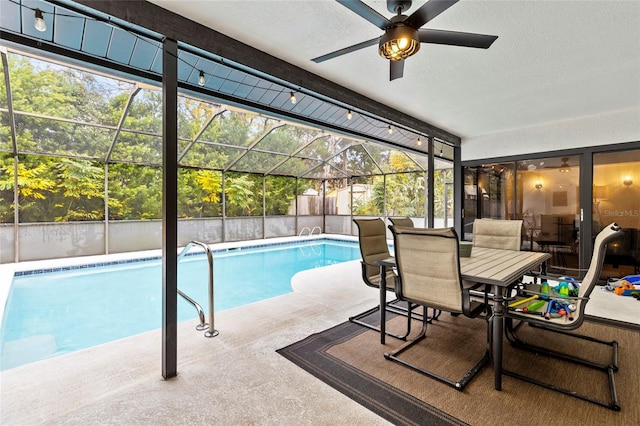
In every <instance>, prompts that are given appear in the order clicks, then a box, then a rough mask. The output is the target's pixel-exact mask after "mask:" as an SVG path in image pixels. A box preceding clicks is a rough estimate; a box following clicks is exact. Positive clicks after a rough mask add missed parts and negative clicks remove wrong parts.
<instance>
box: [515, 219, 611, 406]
mask: <svg viewBox="0 0 640 426" xmlns="http://www.w3.org/2000/svg"><path fill="white" fill-rule="evenodd" d="M621 235H622V229H621V228H620V227H619V226H618V225H617V224H616V223H615V222H614V223H612V224H610V225H609V226H607V227H605V228H604V229H603V230H602V231H600V233H599V234H598V235H597V236H596V240H595V244H594V250H593V256H592V257H591V263H590V265H589V269H587V270H586V274H585V275H584V277H583V278H582V280H580V281H576V280H573V279H569V278H568V277H566V276H559V275H537V276H536V279H535V282H534V283H533V284H529V285H523V284H519V289H518V291H517V295H516V296H515V298H511V300H508V302H507V303H508V304H509V305H510V307H509V308H508V309H507V310H506V311H505V318H506V324H505V333H506V336H507V339H508V340H509V341H510V342H511V345H512V346H514V347H517V348H521V349H526V350H529V351H532V352H535V353H536V354H544V355H547V356H550V357H555V358H559V359H562V360H565V361H568V362H573V363H578V364H580V365H584V366H587V367H589V368H593V369H596V370H600V371H603V372H605V373H606V374H607V375H608V379H609V390H610V393H611V401H610V402H604V401H601V400H598V399H595V398H592V397H589V396H586V395H583V394H580V393H577V392H574V391H571V390H568V389H564V388H562V387H560V386H558V385H557V384H555V383H554V384H551V383H545V382H542V381H540V380H538V379H535V378H531V377H527V376H524V375H521V374H519V373H518V372H514V371H508V370H504V371H503V372H504V374H506V375H509V376H512V377H515V378H518V379H521V380H525V381H527V382H530V383H534V384H536V385H539V386H544V387H546V388H548V389H552V390H555V391H558V392H561V393H564V394H566V395H570V396H574V397H576V398H580V399H583V400H585V401H589V402H592V403H595V404H598V405H601V406H604V407H607V408H610V409H612V410H616V411H618V410H620V406H619V405H618V398H617V394H616V388H615V380H614V376H613V374H614V372H616V371H617V369H618V365H617V358H618V342H616V341H615V340H614V341H604V340H600V339H595V338H593V337H589V336H584V335H579V334H575V333H569V332H568V331H569V330H575V329H577V328H579V327H580V326H581V325H582V323H583V321H584V317H585V313H584V311H585V307H586V305H587V302H588V301H589V296H590V295H591V292H592V290H593V288H594V287H595V285H596V284H597V282H598V279H599V277H600V272H601V270H602V264H603V261H604V256H605V253H606V250H607V243H608V242H610V241H612V240H614V239H616V238H619V237H620V236H621ZM548 280H554V281H557V282H558V283H560V282H565V283H567V284H566V287H565V288H567V290H566V292H565V293H566V294H564V293H562V292H561V293H560V294H553V290H547V288H548ZM569 283H571V284H569ZM573 283H576V285H574V284H573ZM532 297H537V298H538V299H541V302H543V301H544V300H545V299H548V301H547V302H545V304H544V305H542V306H540V307H539V308H538V309H536V310H533V309H532V310H531V311H529V312H525V310H524V309H523V308H524V307H528V305H525V304H524V303H520V301H522V300H525V299H531V298H532ZM534 300H535V301H537V299H534ZM549 303H553V304H554V305H558V307H561V306H564V305H566V308H569V305H574V306H575V311H573V312H571V311H570V309H563V310H559V312H562V313H563V316H560V317H555V318H554V317H552V316H551V314H550V312H551V310H550V309H549V306H548V305H549ZM538 305H541V303H538ZM551 307H553V305H552V306H551ZM514 320H519V322H518V323H517V325H516V326H514ZM525 323H527V324H529V325H531V326H534V327H535V328H536V329H537V330H540V331H552V332H555V333H559V334H560V335H562V336H568V337H571V338H578V339H584V340H588V341H591V342H595V343H598V344H603V345H607V346H611V359H612V361H611V363H609V364H601V363H596V362H593V361H590V360H588V359H586V358H581V357H577V356H575V355H573V354H569V353H563V352H559V351H557V350H551V349H548V348H544V347H541V346H537V345H532V344H529V343H527V342H525V341H524V340H522V339H521V338H519V337H518V335H517V331H518V329H519V328H520V327H521V326H522V325H523V324H525Z"/></svg>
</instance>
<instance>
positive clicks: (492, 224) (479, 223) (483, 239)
mask: <svg viewBox="0 0 640 426" xmlns="http://www.w3.org/2000/svg"><path fill="white" fill-rule="evenodd" d="M522 223H523V222H522V220H500V219H476V220H475V221H474V222H473V246H474V247H486V248H496V249H505V250H520V247H521V245H522Z"/></svg>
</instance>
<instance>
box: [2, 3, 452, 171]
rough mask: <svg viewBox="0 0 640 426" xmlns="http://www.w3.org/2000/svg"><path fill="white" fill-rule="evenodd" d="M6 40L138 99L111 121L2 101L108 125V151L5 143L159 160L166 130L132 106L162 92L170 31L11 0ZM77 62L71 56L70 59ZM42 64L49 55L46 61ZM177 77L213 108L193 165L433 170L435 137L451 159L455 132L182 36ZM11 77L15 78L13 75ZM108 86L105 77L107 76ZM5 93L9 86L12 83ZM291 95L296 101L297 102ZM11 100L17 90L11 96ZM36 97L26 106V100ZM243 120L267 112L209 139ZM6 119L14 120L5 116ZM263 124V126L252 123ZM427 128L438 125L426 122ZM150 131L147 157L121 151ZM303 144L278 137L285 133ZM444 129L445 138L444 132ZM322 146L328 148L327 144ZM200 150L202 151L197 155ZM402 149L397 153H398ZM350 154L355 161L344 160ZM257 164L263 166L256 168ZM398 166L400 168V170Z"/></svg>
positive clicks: (192, 142)
mask: <svg viewBox="0 0 640 426" xmlns="http://www.w3.org/2000/svg"><path fill="white" fill-rule="evenodd" d="M36 10H40V11H41V12H42V16H43V19H44V22H45V25H46V29H45V30H44V31H39V30H37V29H36V28H35V26H34V17H35V12H36ZM2 12H3V13H2V19H1V21H0V24H1V28H2V44H3V46H4V48H5V54H6V53H7V52H8V53H9V54H19V55H23V54H25V55H32V56H34V58H32V59H31V60H33V61H40V60H41V59H39V58H42V59H43V60H44V61H45V62H46V61H53V62H54V63H61V64H65V63H67V64H69V63H71V64H72V66H74V67H78V69H77V71H76V72H78V73H88V74H95V75H99V76H101V77H100V78H102V79H103V80H104V81H105V82H106V81H107V80H110V81H111V83H110V84H111V85H113V86H114V87H115V86H118V87H120V88H121V89H122V90H126V91H129V92H130V93H131V97H130V99H129V103H128V104H127V105H126V107H125V109H124V110H123V113H122V117H123V119H122V120H121V122H120V123H112V124H109V125H105V124H104V122H91V120H87V118H86V117H73V116H66V117H65V116H60V117H43V116H42V113H40V112H38V111H37V109H38V106H37V105H33V106H32V109H31V110H20V109H19V108H18V109H16V108H13V107H11V108H10V107H9V105H0V109H1V114H3V115H6V114H10V111H11V114H13V116H14V117H16V116H18V117H27V116H31V117H38V116H39V115H40V116H39V119H41V120H53V121H60V120H62V121H66V122H69V123H75V124H77V125H82V126H90V127H95V128H101V129H103V130H104V132H105V133H106V134H107V136H106V137H105V138H104V140H105V141H109V143H104V146H103V147H101V148H95V151H94V152H92V153H86V152H85V153H82V152H77V151H74V149H73V148H72V149H71V150H66V151H64V152H60V151H61V149H62V148H53V147H54V146H56V145H55V144H50V147H51V149H49V150H47V149H40V150H37V151H33V150H32V149H23V148H22V147H21V146H20V144H16V146H15V147H11V146H9V144H7V143H6V142H3V145H0V150H2V151H6V152H13V151H15V152H17V153H39V154H47V155H67V156H69V155H72V156H79V157H83V158H88V159H95V160H101V161H107V162H133V163H140V164H148V165H159V164H160V162H161V159H160V158H159V157H158V155H157V153H158V152H160V147H161V132H160V129H159V128H158V129H157V131H156V130H155V129H152V130H149V129H136V128H131V127H130V126H129V127H128V126H127V120H126V116H127V111H128V109H129V108H130V107H131V105H132V104H135V102H143V101H141V100H143V99H144V98H145V96H147V93H150V92H153V91H159V90H160V86H159V82H160V81H161V79H162V41H161V40H162V36H161V35H159V34H156V33H154V32H152V31H149V30H147V29H143V28H140V27H137V26H134V25H132V24H130V23H127V22H124V21H120V20H118V19H116V18H114V17H111V16H108V15H105V14H100V13H95V12H90V13H89V12H87V9H86V8H84V7H82V6H79V5H77V4H75V3H74V2H60V1H48V2H46V1H35V0H6V1H3V10H2ZM69 61H70V62H69ZM43 63H44V62H43ZM178 80H179V87H180V93H181V94H180V101H179V103H180V104H181V105H184V104H185V102H189V100H192V101H193V100H195V101H197V102H201V103H202V104H203V105H206V108H207V110H208V111H209V115H208V116H206V117H205V118H203V119H202V123H199V125H200V126H201V127H200V129H199V131H198V132H196V136H195V137H190V136H189V135H185V134H181V135H180V141H179V144H180V152H179V161H180V163H181V165H183V166H187V167H199V168H211V169H215V170H222V171H245V172H253V173H259V174H274V175H284V176H296V177H305V178H315V179H332V178H343V177H350V176H366V175H374V174H385V173H389V172H391V171H392V170H391V169H390V167H389V165H388V160H389V158H391V157H392V155H398V154H399V155H401V156H403V157H405V158H406V160H407V161H404V162H403V164H405V166H404V169H403V170H401V171H405V172H408V171H416V172H421V171H425V170H426V168H427V157H426V156H425V155H424V154H425V153H426V149H427V146H428V145H429V144H428V141H429V140H431V141H433V149H434V154H435V156H436V157H439V158H441V159H443V160H453V146H454V145H456V144H457V143H458V139H457V138H456V137H455V136H454V135H450V134H448V133H447V132H441V131H440V130H439V129H435V128H434V129H433V130H434V132H431V133H425V132H420V131H416V130H415V129H412V128H409V127H407V126H405V125H402V124H399V123H397V122H395V121H393V120H391V119H387V118H385V117H379V116H376V115H375V114H372V113H369V112H368V111H365V110H362V109H359V108H357V107H356V106H354V105H348V104H344V103H341V102H338V101H335V100H332V99H329V98H327V97H326V96H323V95H319V94H317V93H314V92H311V91H309V90H307V89H304V88H302V87H296V86H293V85H292V84H291V83H288V82H286V81H283V80H280V79H277V78H274V77H271V76H268V75H265V74H263V73H258V72H255V71H253V70H250V69H247V68H246V67H243V66H241V65H239V64H236V63H234V62H232V61H229V60H226V59H225V58H222V57H219V56H217V55H214V54H211V53H208V52H206V51H203V50H202V49H199V48H197V47H194V46H191V45H187V44H185V43H184V42H179V51H178ZM7 81H8V80H7ZM104 84H107V83H104ZM3 92H6V90H4V91H3ZM292 96H294V97H295V98H296V101H295V102H292V99H291V98H292ZM9 99H10V100H11V99H12V96H9ZM27 104H28V103H27V102H25V103H22V105H27ZM232 114H233V115H243V116H244V117H245V119H247V120H248V119H251V120H254V121H255V120H256V117H259V120H258V121H259V122H260V126H259V127H260V129H261V130H260V131H259V132H257V133H256V134H255V135H253V137H252V138H251V139H248V140H237V141H219V140H212V139H208V138H207V128H208V127H209V126H211V123H215V122H216V121H222V120H225V119H226V118H228V117H229V116H230V115H232ZM6 122H8V121H6ZM254 124H255V123H254ZM427 129H431V128H430V127H428V126H427ZM130 133H133V134H138V135H141V134H145V135H146V137H147V139H148V140H149V143H150V144H151V145H153V146H154V147H155V150H152V151H155V152H154V153H150V154H149V156H148V157H146V158H127V157H126V155H125V156H124V157H123V156H122V154H120V151H119V150H118V147H119V145H120V144H126V135H127V134H130ZM283 134H286V135H287V136H286V137H285V138H287V139H288V140H297V143H291V144H287V145H286V148H285V147H284V146H283V145H282V144H280V145H279V147H278V148H275V146H276V145H277V144H273V143H270V141H273V140H281V139H282V138H283V136H282V135H283ZM436 134H437V135H440V136H444V139H443V138H439V137H437V136H436ZM64 145H67V144H64ZM321 146H322V148H320V147H321ZM214 150H218V151H224V152H225V153H226V157H225V158H226V160H225V161H224V162H222V163H221V162H217V163H216V164H212V162H210V161H203V160H202V159H203V158H207V155H206V154H207V152H209V151H214ZM194 153H197V154H198V155H194ZM394 153H395V154H394ZM345 160H353V161H349V164H343V163H344V162H345ZM255 164H260V165H261V167H260V168H256V167H255ZM449 167H451V163H450V161H445V162H442V161H441V160H439V159H438V158H436V163H435V168H436V169H438V168H449ZM393 171H395V172H397V171H398V170H393Z"/></svg>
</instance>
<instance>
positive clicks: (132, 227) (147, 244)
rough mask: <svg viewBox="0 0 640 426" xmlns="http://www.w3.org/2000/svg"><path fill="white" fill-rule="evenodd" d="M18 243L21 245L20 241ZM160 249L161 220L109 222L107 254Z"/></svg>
mask: <svg viewBox="0 0 640 426" xmlns="http://www.w3.org/2000/svg"><path fill="white" fill-rule="evenodd" d="M20 243H21V244H22V241H21V242H20ZM161 247H162V221H161V220H141V221H138V220H125V221H118V222H109V253H124V252H128V251H139V250H152V249H157V248H161ZM102 253H104V252H102ZM21 260H22V259H21Z"/></svg>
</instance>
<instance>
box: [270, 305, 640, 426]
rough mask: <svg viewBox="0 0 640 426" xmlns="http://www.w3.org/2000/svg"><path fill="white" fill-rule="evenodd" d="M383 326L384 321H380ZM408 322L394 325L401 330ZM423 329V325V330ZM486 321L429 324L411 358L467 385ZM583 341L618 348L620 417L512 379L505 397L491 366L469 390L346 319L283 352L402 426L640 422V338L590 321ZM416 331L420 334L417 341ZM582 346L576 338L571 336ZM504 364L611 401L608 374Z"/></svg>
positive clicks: (510, 356)
mask: <svg viewBox="0 0 640 426" xmlns="http://www.w3.org/2000/svg"><path fill="white" fill-rule="evenodd" d="M372 321H375V315H374V316H373V317H372ZM403 325H404V321H403V319H402V318H396V319H394V320H391V321H390V322H389V327H390V328H391V329H393V328H395V329H396V331H400V328H401V327H402V326H403ZM413 327H414V329H415V330H416V331H417V330H419V324H418V323H417V322H416V323H414V326H413ZM485 327H486V324H485V323H484V321H482V320H477V319H476V320H470V319H468V318H465V317H463V316H459V317H453V316H450V315H449V314H443V315H442V316H441V319H440V320H439V321H436V322H434V324H432V325H430V326H429V330H428V338H427V339H425V340H424V341H423V342H421V343H420V344H418V345H416V347H414V348H413V349H411V350H410V351H408V352H407V355H406V356H407V357H408V358H409V359H410V360H411V362H414V363H415V364H418V365H421V366H423V367H426V368H428V369H429V370H432V371H435V372H437V373H439V374H441V375H444V376H446V377H449V378H452V379H458V378H461V377H462V375H463V374H464V372H466V371H467V370H468V369H469V368H471V366H472V365H473V364H474V363H475V361H477V360H478V359H479V358H480V357H481V356H482V353H483V351H484V349H485V347H486V346H485V345H486V328H485ZM529 328H530V327H525V329H523V331H522V334H523V336H524V337H532V339H531V340H533V341H535V339H536V338H538V339H543V340H544V341H545V342H547V343H549V337H551V338H552V340H555V341H554V342H551V343H553V344H556V345H559V346H563V345H565V346H566V342H564V340H563V339H564V338H557V337H555V336H549V334H555V333H549V332H543V333H540V332H539V331H538V330H534V329H532V328H531V330H529ZM580 332H581V334H589V335H592V336H594V337H600V338H604V339H609V340H611V339H615V340H617V341H618V342H619V353H618V360H619V362H618V363H619V366H620V370H619V371H618V372H617V373H616V374H615V379H616V385H617V391H618V398H619V403H620V406H621V407H622V409H621V411H619V412H615V411H612V410H609V409H606V408H604V407H600V406H598V405H595V404H591V403H588V402H585V401H582V400H578V399H576V398H572V397H570V396H566V395H563V394H560V393H558V392H554V391H551V390H548V389H545V388H542V387H539V386H535V385H532V384H529V383H526V382H523V381H521V380H517V379H514V378H511V377H507V376H505V377H504V378H503V390H502V391H501V392H498V391H496V390H494V388H493V369H492V368H491V367H490V366H487V367H485V368H484V370H483V371H482V372H481V373H480V374H479V375H478V376H476V377H475V378H474V379H473V380H472V381H471V383H470V384H469V385H468V386H467V387H466V388H465V389H464V391H462V392H460V391H458V390H455V389H453V388H451V387H449V386H446V385H444V384H442V383H440V382H438V381H436V380H434V379H431V378H429V377H427V376H424V375H422V374H419V373H416V372H414V371H412V370H410V369H408V368H406V367H403V366H401V365H399V364H397V363H394V362H391V361H389V360H386V359H385V358H384V356H383V355H384V353H385V352H389V351H391V350H393V349H394V348H395V347H397V346H399V345H400V344H402V342H401V341H399V340H397V339H393V338H387V342H386V344H385V345H381V344H380V335H379V334H378V333H377V332H375V331H372V330H368V329H366V328H363V327H361V326H358V325H355V324H352V323H350V322H345V323H342V324H339V325H337V326H335V327H332V328H330V329H328V330H325V331H322V332H320V333H317V334H313V335H311V336H309V337H307V338H305V339H303V340H301V341H299V342H296V343H293V344H291V345H289V346H287V347H285V348H282V349H279V350H278V351H277V352H278V353H280V354H281V355H282V356H284V357H285V358H287V359H289V360H290V361H292V362H293V363H295V364H296V365H298V366H300V367H301V368H303V369H304V370H306V371H307V372H309V373H310V374H312V375H313V376H315V377H317V378H318V379H320V380H322V381H323V382H325V383H327V384H328V385H330V386H332V387H333V388H335V389H337V390H338V391H340V392H342V393H343V394H345V395H347V396H348V397H350V398H351V399H353V400H354V401H356V402H358V403H359V404H361V405H363V406H365V407H367V408H368V409H370V410H371V411H373V412H375V413H376V414H378V415H380V416H381V417H383V418H384V419H386V420H388V421H390V422H391V423H393V424H397V425H462V424H472V425H495V424H507V423H511V424H527V425H537V424H541V425H542V424H545V425H548V424H565V423H568V424H581V425H591V424H593V425H602V424H620V425H627V424H640V404H637V391H638V389H637V378H638V377H639V375H640V357H639V356H638V355H639V354H640V338H639V337H640V336H639V335H638V333H636V332H634V331H629V330H624V329H620V328H612V327H607V326H603V325H600V324H590V323H585V324H583V326H582V327H581V328H580ZM413 334H414V332H412V335H413ZM571 340H572V341H573V340H576V339H571ZM607 348H608V347H606V346H603V345H597V346H594V344H593V343H589V342H585V343H583V341H579V342H578V343H572V346H571V349H572V350H574V351H576V352H580V353H587V354H589V355H590V356H594V357H595V358H596V359H602V360H605V359H607V357H608V356H609V353H610V352H609V349H607ZM504 366H505V368H508V369H509V370H513V371H518V372H521V373H524V374H525V375H531V376H533V377H536V378H540V379H543V380H551V381H553V380H557V381H558V383H559V384H562V385H566V386H568V387H569V388H571V389H575V390H578V391H579V392H582V393H587V394H589V395H591V396H595V397H597V398H601V399H605V400H606V399H607V398H608V397H609V389H608V381H607V375H606V374H605V373H603V372H600V371H596V370H593V369H588V368H585V367H581V366H578V365H576V364H571V363H566V362H564V361H560V360H555V359H549V358H547V357H541V356H538V355H535V354H530V353H528V352H524V351H522V350H518V349H514V348H511V347H510V346H509V345H508V344H507V343H505V346H504Z"/></svg>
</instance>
